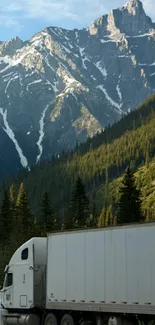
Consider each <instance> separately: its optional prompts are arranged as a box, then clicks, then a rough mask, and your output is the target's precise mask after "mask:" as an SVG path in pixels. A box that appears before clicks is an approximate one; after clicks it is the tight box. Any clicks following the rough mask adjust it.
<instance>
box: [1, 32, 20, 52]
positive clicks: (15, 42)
mask: <svg viewBox="0 0 155 325" xmlns="http://www.w3.org/2000/svg"><path fill="white" fill-rule="evenodd" d="M23 43H24V42H23V41H22V40H21V39H20V38H19V37H18V36H17V37H14V38H12V39H11V40H9V41H7V42H2V43H1V44H0V54H1V55H10V56H13V55H14V54H15V53H16V51H17V50H19V49H21V48H22V46H23Z"/></svg>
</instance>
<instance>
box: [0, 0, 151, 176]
mask: <svg viewBox="0 0 155 325" xmlns="http://www.w3.org/2000/svg"><path fill="white" fill-rule="evenodd" d="M137 5H138V7H137ZM123 8H124V9H123ZM126 8H127V9H126ZM137 8H138V9H137ZM142 8H143V7H142V4H141V2H140V1H139V0H136V1H135V0H132V1H131V2H130V3H128V4H127V5H125V6H124V7H122V8H121V9H120V8H119V9H115V10H113V11H111V13H110V14H109V15H105V16H102V17H100V18H99V19H98V20H96V21H95V22H93V24H91V25H90V26H89V27H88V28H86V29H82V30H77V29H75V30H65V29H62V28H57V27H48V28H45V29H44V30H43V31H41V32H40V33H37V34H35V35H34V36H32V38H31V39H30V40H29V41H24V42H23V41H22V40H20V39H19V38H18V37H16V38H14V39H12V40H11V41H7V42H1V43H0V77H1V78H0V89H1V90H0V94H1V103H0V125H1V129H0V137H1V139H2V140H1V142H0V148H1V149H2V148H3V147H4V148H6V147H7V146H8V143H9V148H10V147H11V153H13V149H15V150H14V154H13V161H14V165H15V167H14V166H12V165H11V164H10V163H9V159H11V157H12V155H11V156H10V154H9V152H6V150H4V151H3V155H2V154H1V156H0V166H1V174H2V175H3V174H7V173H8V172H11V173H12V172H14V171H18V170H19V169H20V168H21V166H23V167H24V168H29V167H30V166H31V165H33V164H36V163H38V162H39V161H40V160H42V159H50V157H51V156H52V154H53V153H55V154H60V153H61V151H62V150H70V149H71V148H73V147H74V146H75V145H76V143H77V141H78V142H81V141H82V142H83V141H85V140H86V138H87V137H88V136H90V137H92V136H93V135H94V134H96V133H97V132H101V131H102V130H103V129H104V128H105V126H106V125H108V124H109V123H110V124H111V123H113V122H114V121H116V120H119V119H120V118H121V117H122V115H123V114H127V113H128V112H129V111H130V110H132V109H134V108H135V107H136V106H137V105H138V104H139V103H140V102H142V101H143V100H144V99H145V98H146V97H147V96H149V95H150V94H151V93H152V92H153V91H154V79H155V51H154V49H155V29H154V23H152V21H151V19H150V18H148V17H147V16H146V15H145V12H144V11H143V10H142ZM131 9H132V10H131ZM126 10H127V12H128V10H130V11H132V12H131V13H130V14H129V13H127V17H128V22H127V17H126ZM134 10H135V12H136V14H134ZM124 15H125V16H124ZM122 17H125V18H122ZM123 19H124V20H123ZM125 21H126V23H125ZM140 26H141V28H140ZM124 29H125V32H124ZM128 31H129V32H130V31H131V35H130V33H128ZM137 32H138V34H137ZM133 33H134V34H133ZM133 92H134V96H133ZM6 136H7V137H6ZM2 142H4V144H2ZM9 150H10V149H9Z"/></svg>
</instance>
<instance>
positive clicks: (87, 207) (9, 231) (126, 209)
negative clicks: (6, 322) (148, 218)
mask: <svg viewBox="0 0 155 325" xmlns="http://www.w3.org/2000/svg"><path fill="white" fill-rule="evenodd" d="M119 192H120V199H119V202H118V206H117V213H116V215H114V214H113V211H112V206H111V205H110V206H104V208H103V210H102V212H101V214H100V215H97V213H96V209H95V205H92V204H91V202H90V201H89V199H88V196H87V195H86V192H85V188H84V185H83V183H82V180H81V178H80V177H78V178H77V180H76V185H75V188H74V189H73V192H72V198H71V201H70V203H69V205H68V207H67V208H66V209H65V210H64V211H63V213H62V214H60V213H59V211H54V209H53V207H52V200H51V199H50V197H49V194H48V193H47V191H45V193H44V195H43V197H42V200H41V202H40V214H39V216H34V215H33V214H32V213H31V211H30V208H29V203H28V199H27V194H26V192H25V190H24V184H23V183H21V184H20V186H19V191H18V193H17V196H15V190H14V186H13V185H11V186H10V188H9V190H4V196H3V200H2V203H1V209H0V251H1V254H2V255H3V258H2V259H1V260H0V280H2V278H3V272H2V270H3V269H4V265H5V264H6V263H8V259H9V258H10V257H11V255H12V253H13V252H14V251H15V250H16V249H17V248H18V247H19V246H20V245H21V244H22V243H24V242H25V241H26V240H28V239H30V238H31V237H34V236H46V235H47V233H49V232H53V231H64V230H71V229H85V228H97V227H98V228H102V227H105V226H114V225H116V224H124V223H135V222H141V221H144V217H143V214H142V209H141V193H140V191H139V190H138V189H137V187H136V185H135V178H134V174H133V172H132V171H131V169H130V168H129V167H128V168H127V170H126V172H125V174H124V177H123V179H122V183H121V186H120V189H119Z"/></svg>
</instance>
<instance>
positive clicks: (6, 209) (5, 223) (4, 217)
mask: <svg viewBox="0 0 155 325" xmlns="http://www.w3.org/2000/svg"><path fill="white" fill-rule="evenodd" d="M11 228H12V220H11V211H10V200H9V194H8V191H7V190H4V197H3V201H2V206H1V209H0V242H2V243H4V242H5V241H6V240H7V241H8V239H9V236H10V233H11Z"/></svg>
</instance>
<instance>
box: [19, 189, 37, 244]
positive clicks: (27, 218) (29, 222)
mask: <svg viewBox="0 0 155 325" xmlns="http://www.w3.org/2000/svg"><path fill="white" fill-rule="evenodd" d="M16 228H17V230H18V232H20V233H19V236H20V239H21V241H24V240H26V239H28V238H31V236H32V235H33V234H34V219H33V217H32V215H31V213H30V210H29V205H28V200H27V195H26V192H25V190H24V184H23V183H21V184H20V187H19V191H18V195H17V201H16Z"/></svg>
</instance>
